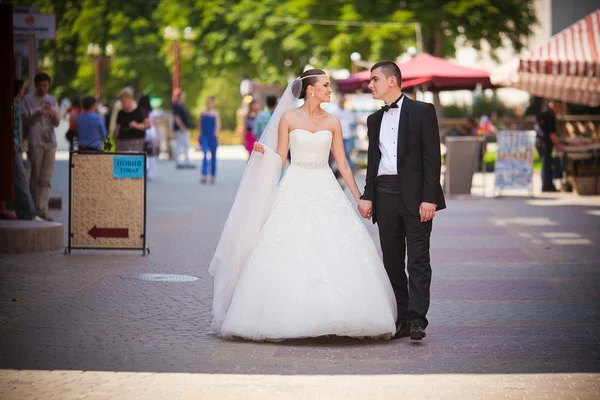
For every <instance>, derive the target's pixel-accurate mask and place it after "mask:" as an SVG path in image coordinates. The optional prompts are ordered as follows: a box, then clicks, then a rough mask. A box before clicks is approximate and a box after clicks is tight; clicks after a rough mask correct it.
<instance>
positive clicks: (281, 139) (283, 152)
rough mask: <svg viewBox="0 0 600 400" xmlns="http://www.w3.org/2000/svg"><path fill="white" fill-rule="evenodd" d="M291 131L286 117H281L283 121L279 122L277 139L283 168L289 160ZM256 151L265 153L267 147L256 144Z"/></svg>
mask: <svg viewBox="0 0 600 400" xmlns="http://www.w3.org/2000/svg"><path fill="white" fill-rule="evenodd" d="M288 129H289V121H288V120H287V118H286V115H285V114H283V115H282V116H281V120H279V129H278V132H277V135H278V139H277V154H278V155H279V157H281V166H282V167H283V166H284V165H285V162H286V160H287V154H288V150H289V145H290V143H289V140H290V135H289V132H288ZM254 151H258V152H259V153H263V154H264V152H265V145H263V144H262V143H259V142H254Z"/></svg>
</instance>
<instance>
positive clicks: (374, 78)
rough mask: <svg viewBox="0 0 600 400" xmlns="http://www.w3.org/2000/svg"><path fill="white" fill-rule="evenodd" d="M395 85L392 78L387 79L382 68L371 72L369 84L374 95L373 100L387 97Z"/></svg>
mask: <svg viewBox="0 0 600 400" xmlns="http://www.w3.org/2000/svg"><path fill="white" fill-rule="evenodd" d="M393 87H394V85H393V84H392V82H391V78H386V76H385V75H384V74H383V71H382V70H381V68H377V69H375V70H373V71H371V81H370V82H369V90H370V91H371V93H372V94H373V98H374V99H376V100H381V99H384V98H385V97H386V95H387V94H388V93H389V91H390V90H391V88H393Z"/></svg>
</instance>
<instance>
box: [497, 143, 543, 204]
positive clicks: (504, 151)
mask: <svg viewBox="0 0 600 400" xmlns="http://www.w3.org/2000/svg"><path fill="white" fill-rule="evenodd" d="M496 138H497V145H498V150H497V152H496V162H495V164H494V174H495V176H496V180H495V184H494V187H495V189H496V190H500V191H501V190H502V189H527V190H529V194H530V195H531V194H532V193H533V191H532V178H533V158H534V154H535V153H534V152H535V131H500V132H498V133H497V135H496Z"/></svg>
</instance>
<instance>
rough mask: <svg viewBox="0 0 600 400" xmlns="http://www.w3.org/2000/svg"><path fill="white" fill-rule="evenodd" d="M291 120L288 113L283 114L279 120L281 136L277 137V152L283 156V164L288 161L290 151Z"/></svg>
mask: <svg viewBox="0 0 600 400" xmlns="http://www.w3.org/2000/svg"><path fill="white" fill-rule="evenodd" d="M289 128H290V122H289V121H288V118H287V113H286V114H283V115H282V116H281V119H280V120H279V133H278V134H279V137H278V138H277V154H279V157H281V166H284V165H285V162H286V161H287V155H288V151H289V149H290V131H289Z"/></svg>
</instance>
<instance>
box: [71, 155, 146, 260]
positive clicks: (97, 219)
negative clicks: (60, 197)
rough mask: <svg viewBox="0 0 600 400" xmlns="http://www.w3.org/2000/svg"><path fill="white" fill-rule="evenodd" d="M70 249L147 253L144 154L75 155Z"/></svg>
mask: <svg viewBox="0 0 600 400" xmlns="http://www.w3.org/2000/svg"><path fill="white" fill-rule="evenodd" d="M69 164H70V179H69V200H70V201H69V245H68V251H69V252H70V250H71V249H122V250H138V249H139V250H143V251H144V254H145V252H146V155H145V154H144V153H71V155H70V160H69Z"/></svg>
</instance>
